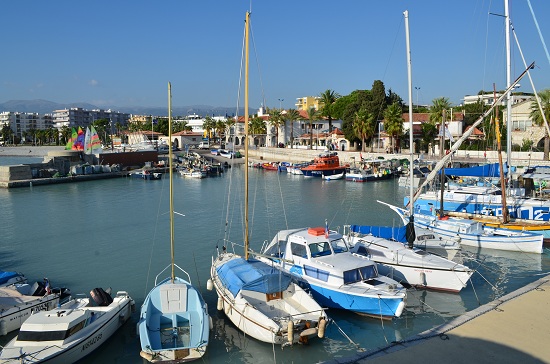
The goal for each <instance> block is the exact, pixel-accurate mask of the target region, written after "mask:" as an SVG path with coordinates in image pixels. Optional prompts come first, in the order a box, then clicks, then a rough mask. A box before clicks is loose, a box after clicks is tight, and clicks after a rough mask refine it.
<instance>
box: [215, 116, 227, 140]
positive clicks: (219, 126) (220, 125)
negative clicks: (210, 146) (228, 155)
mask: <svg viewBox="0 0 550 364" xmlns="http://www.w3.org/2000/svg"><path fill="white" fill-rule="evenodd" d="M214 130H216V133H217V134H218V137H219V138H220V144H221V142H222V134H224V132H225V122H224V121H223V120H216V123H215V124H214Z"/></svg>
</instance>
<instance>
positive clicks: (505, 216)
mask: <svg viewBox="0 0 550 364" xmlns="http://www.w3.org/2000/svg"><path fill="white" fill-rule="evenodd" d="M496 94H497V91H496V87H495V85H494V84H493V97H494V98H495V99H496ZM499 114H500V110H499V109H498V108H496V109H495V115H496V117H495V135H496V137H497V150H498V168H499V174H500V192H501V196H502V222H503V223H504V224H507V223H508V222H509V221H510V217H509V216H508V208H507V207H506V202H507V201H506V179H505V177H504V168H503V167H502V145H501V143H500V122H499ZM508 154H510V153H508ZM508 168H510V167H508Z"/></svg>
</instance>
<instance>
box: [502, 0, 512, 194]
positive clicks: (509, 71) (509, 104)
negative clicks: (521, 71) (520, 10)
mask: <svg viewBox="0 0 550 364" xmlns="http://www.w3.org/2000/svg"><path fill="white" fill-rule="evenodd" d="M504 21H505V26H506V29H505V31H506V32H505V33H506V88H508V87H510V84H511V83H512V61H511V52H510V9H509V7H508V0H504ZM511 95H512V91H510V93H508V95H506V163H507V164H508V173H507V177H508V181H511V180H512V179H511V176H512V175H511V174H512V172H511V171H512V169H511V168H510V167H511V166H512V163H511V161H512V96H511ZM502 187H503V188H504V186H502Z"/></svg>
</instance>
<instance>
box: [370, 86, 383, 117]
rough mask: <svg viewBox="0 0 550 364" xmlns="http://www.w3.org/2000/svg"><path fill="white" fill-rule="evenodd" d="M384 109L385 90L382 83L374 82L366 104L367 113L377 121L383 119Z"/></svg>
mask: <svg viewBox="0 0 550 364" xmlns="http://www.w3.org/2000/svg"><path fill="white" fill-rule="evenodd" d="M385 109H386V88H385V87H384V82H382V81H380V80H375V81H374V82H373V84H372V89H371V96H370V100H368V102H367V111H369V112H370V113H371V114H372V115H373V116H374V120H376V121H378V120H381V119H382V118H383V117H384V110H385Z"/></svg>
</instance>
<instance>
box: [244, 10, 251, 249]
mask: <svg viewBox="0 0 550 364" xmlns="http://www.w3.org/2000/svg"><path fill="white" fill-rule="evenodd" d="M244 26H245V29H244V40H245V56H244V64H245V67H244V135H245V138H244V259H246V260H248V62H249V55H250V54H249V49H248V43H249V36H250V34H249V31H250V13H249V12H246V18H245V22H244Z"/></svg>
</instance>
